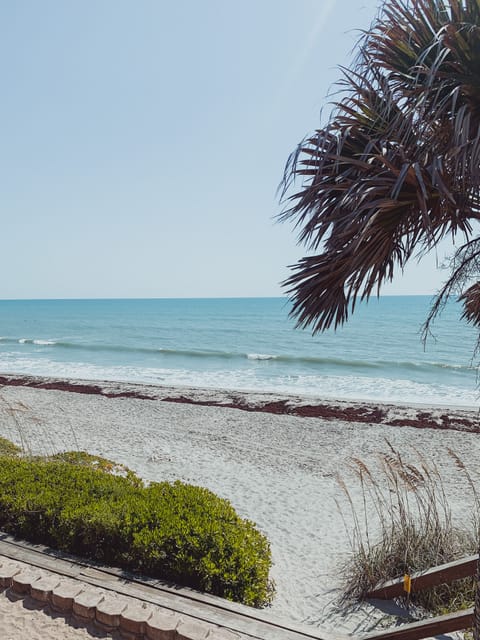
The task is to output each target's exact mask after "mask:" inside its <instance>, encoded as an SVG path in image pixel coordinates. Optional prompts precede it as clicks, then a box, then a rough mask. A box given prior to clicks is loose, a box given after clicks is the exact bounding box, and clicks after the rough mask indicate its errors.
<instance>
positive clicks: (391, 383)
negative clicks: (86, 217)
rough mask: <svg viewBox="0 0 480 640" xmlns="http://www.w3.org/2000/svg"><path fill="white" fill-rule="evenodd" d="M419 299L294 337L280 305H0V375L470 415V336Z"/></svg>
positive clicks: (454, 312) (473, 401)
mask: <svg viewBox="0 0 480 640" xmlns="http://www.w3.org/2000/svg"><path fill="white" fill-rule="evenodd" d="M429 302H430V298H429V297H424V296H405V297H403V296H399V297H384V298H381V299H380V300H372V301H370V303H369V304H368V305H362V306H361V307H360V308H359V309H358V312H356V313H355V315H354V316H353V317H352V319H351V321H350V322H349V323H348V324H347V325H346V326H345V327H343V328H341V329H340V330H337V331H336V332H333V331H330V332H327V333H324V334H320V335H317V336H314V337H312V335H311V334H310V332H308V331H300V330H296V329H294V322H293V321H292V320H290V319H289V318H288V311H289V303H288V301H286V300H285V299H281V298H232V299H175V300H174V299H159V300H12V301H0V373H16V374H32V375H45V376H55V377H62V378H83V379H90V380H119V381H130V382H146V383H154V384H162V385H169V386H170V385H172V386H176V385H181V386H195V387H210V388H226V389H236V390H255V391H273V392H279V393H293V394H301V395H314V396H320V397H324V398H338V399H345V398H346V399H364V400H382V401H390V402H402V403H422V404H448V405H457V406H458V405H460V406H462V405H467V406H478V402H479V397H480V396H479V390H478V386H477V375H476V368H475V366H474V365H475V362H473V363H472V354H473V350H474V347H475V342H476V337H477V333H476V332H475V330H473V329H471V328H470V327H468V326H467V325H466V324H465V323H464V322H461V321H460V320H459V316H460V308H459V305H457V304H455V303H452V304H450V305H448V306H447V308H446V309H445V311H444V313H443V315H442V316H441V318H440V320H439V321H438V322H437V323H436V325H435V336H436V340H435V339H433V338H432V339H430V340H429V341H428V343H427V346H426V349H425V350H424V349H423V346H422V343H421V340H420V328H421V324H422V322H423V320H424V319H425V316H426V313H427V311H428V307H429Z"/></svg>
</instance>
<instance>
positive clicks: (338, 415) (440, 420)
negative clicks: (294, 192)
mask: <svg viewBox="0 0 480 640" xmlns="http://www.w3.org/2000/svg"><path fill="white" fill-rule="evenodd" d="M2 386H7V387H8V386H11V387H29V388H33V389H42V390H53V391H64V392H70V393H80V394H87V395H100V396H103V397H105V398H111V399H114V398H115V399H117V398H130V399H136V400H160V401H162V402H172V403H179V404H190V405H198V406H207V407H219V408H224V409H238V410H241V411H251V412H262V413H271V414H275V415H287V416H293V417H300V418H320V419H323V420H337V421H342V422H348V423H351V422H356V423H364V424H381V425H386V426H393V427H413V428H417V429H442V430H445V429H446V430H452V431H463V432H467V433H480V414H479V413H478V411H473V410H472V409H470V410H461V409H458V408H457V407H455V408H440V407H437V408H434V409H430V408H419V407H417V408H413V407H407V406H405V407H402V406H399V405H390V404H384V403H378V404H377V403H367V402H361V401H359V402H350V401H344V400H342V401H336V402H332V401H323V400H315V401H314V403H312V399H307V398H299V397H296V396H280V394H270V393H261V392H252V393H248V392H231V391H226V390H214V389H195V388H182V389H180V388H172V387H167V386H160V385H158V386H156V385H149V384H135V383H127V382H107V381H100V382H98V381H86V380H74V379H70V380H67V379H60V378H46V377H40V376H16V375H0V388H1V387H2ZM172 394H173V395H172Z"/></svg>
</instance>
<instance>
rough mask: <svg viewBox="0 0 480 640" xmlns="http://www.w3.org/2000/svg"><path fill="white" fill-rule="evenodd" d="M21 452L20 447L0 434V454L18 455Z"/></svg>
mask: <svg viewBox="0 0 480 640" xmlns="http://www.w3.org/2000/svg"><path fill="white" fill-rule="evenodd" d="M21 453H22V449H21V447H19V446H18V445H16V444H15V443H14V442H11V441H10V440H7V438H3V437H1V436H0V456H18V455H20V454H21Z"/></svg>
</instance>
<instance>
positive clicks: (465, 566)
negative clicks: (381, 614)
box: [363, 555, 478, 640]
mask: <svg viewBox="0 0 480 640" xmlns="http://www.w3.org/2000/svg"><path fill="white" fill-rule="evenodd" d="M477 562H478V555H475V556H468V557H467V558H462V559H461V560H456V561H455V562H449V563H448V564H442V565H440V566H438V567H433V568H431V569H428V570H427V571H423V572H420V573H415V574H413V575H411V576H410V580H411V592H415V591H422V590H423V589H430V588H431V587H435V586H437V585H439V584H446V583H449V582H453V581H454V580H459V579H460V578H467V577H468V576H473V575H475V573H476V570H477ZM403 594H405V587H404V579H403V578H398V579H396V580H389V581H388V582H384V583H382V584H380V585H378V586H377V587H376V588H375V589H372V591H370V592H369V593H368V594H367V597H368V598H378V599H382V600H391V599H392V598H396V597H399V596H401V595H403ZM472 624H473V608H470V609H465V610H463V611H455V612H454V613H449V614H447V615H444V616H437V617H435V618H428V619H427V620H421V621H419V622H412V623H409V624H404V625H401V626H400V627H397V628H394V629H387V630H382V631H378V632H374V633H369V634H366V635H365V636H363V640H420V639H421V638H428V637H430V636H436V635H439V634H442V633H451V632H452V631H460V630H462V629H467V628H468V627H471V626H472Z"/></svg>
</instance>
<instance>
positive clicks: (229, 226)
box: [0, 0, 444, 299]
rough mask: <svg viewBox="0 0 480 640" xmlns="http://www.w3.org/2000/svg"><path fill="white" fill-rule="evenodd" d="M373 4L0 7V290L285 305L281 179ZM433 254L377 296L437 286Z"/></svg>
mask: <svg viewBox="0 0 480 640" xmlns="http://www.w3.org/2000/svg"><path fill="white" fill-rule="evenodd" d="M376 8H377V0H348V3H345V2H339V1H337V0H295V1H294V2H292V1H291V0H242V2H239V1H238V0H235V1H234V0H203V1H202V2H199V1H198V0H175V2H172V1H170V2H167V1H166V0H69V1H68V2H65V0H42V2H38V0H15V2H0V31H1V34H0V36H1V37H0V74H1V79H2V82H1V91H2V97H1V100H0V119H1V122H2V125H3V126H2V136H1V140H2V141H1V144H0V175H1V177H2V198H1V207H2V214H1V231H2V234H3V242H2V251H1V252H0V268H1V271H2V273H3V277H2V278H0V298H3V299H9V298H97V297H99V298H103V297H109V298H110V297H113V298H115V297H140V298H143V297H145V298H148V297H154V298H163V297H237V296H278V295H281V294H282V293H283V291H282V288H281V285H280V283H281V281H282V280H284V279H285V278H286V277H287V276H288V273H289V270H288V265H291V264H293V263H295V262H296V261H297V260H298V259H299V258H300V257H301V256H302V255H303V254H304V250H303V249H302V248H301V247H298V246H297V243H296V233H295V231H294V229H293V228H292V226H291V225H289V224H279V223H278V222H277V221H276V219H275V217H276V216H277V215H278V214H279V213H280V212H281V210H282V205H281V204H280V203H279V198H278V194H277V187H278V185H279V183H280V181H281V178H282V174H283V170H284V166H285V163H286V161H287V158H288V156H289V154H290V153H291V152H292V151H293V150H294V149H295V147H296V145H297V144H298V143H299V142H300V141H301V140H302V138H304V136H305V135H307V134H308V133H311V132H312V131H314V130H315V129H316V128H318V127H319V126H321V124H322V123H325V120H326V116H327V115H328V110H329V107H328V105H329V100H330V99H331V98H328V97H327V95H328V93H329V91H330V89H331V86H332V84H333V83H334V82H335V81H336V80H337V79H339V77H340V72H339V70H338V66H339V65H348V64H349V63H350V61H351V60H352V57H353V49H354V46H355V43H356V42H357V40H358V38H359V35H360V30H361V29H366V28H368V26H369V24H370V23H371V21H372V19H373V17H374V16H375V13H376ZM436 259H437V257H436V256H431V257H430V259H429V260H427V261H425V262H423V263H422V264H421V265H419V266H417V265H413V266H412V268H411V269H410V270H407V272H406V274H405V275H404V277H403V278H402V277H400V276H399V277H398V278H396V280H395V281H394V283H393V284H391V285H389V286H388V287H386V288H385V292H386V293H389V294H406V293H410V294H425V293H432V292H434V291H435V290H436V289H438V287H439V285H440V283H441V282H442V280H443V275H444V274H442V273H439V272H438V270H437V269H436Z"/></svg>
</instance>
